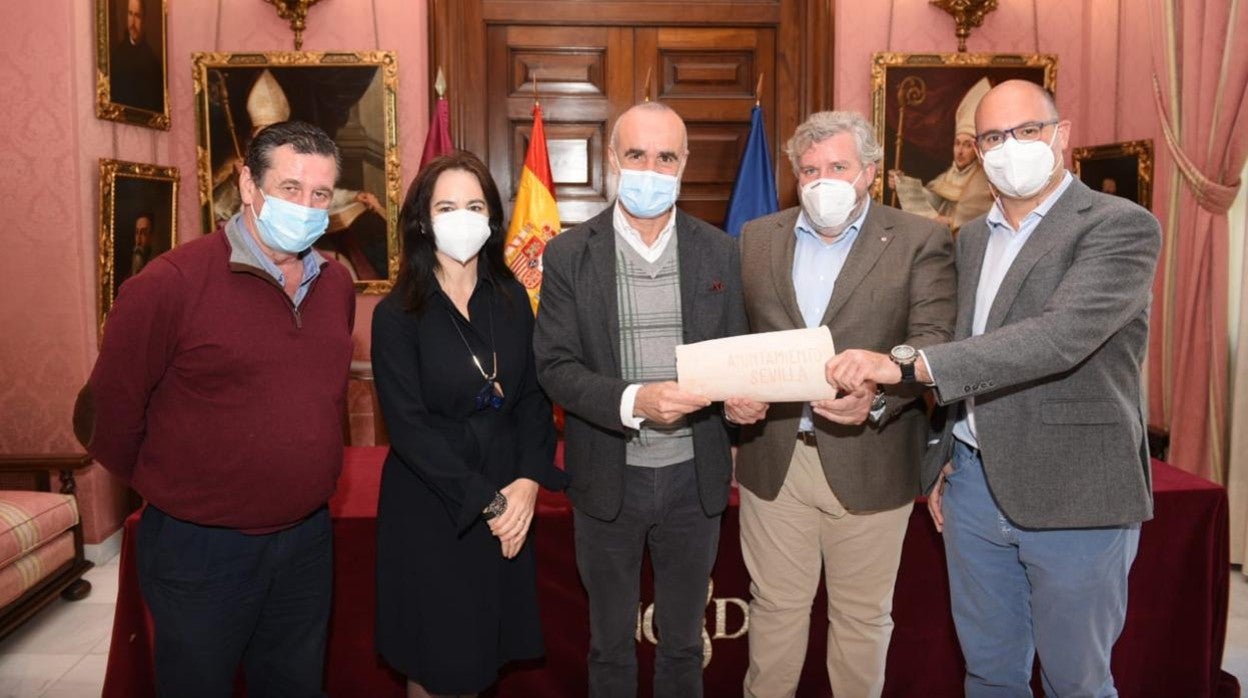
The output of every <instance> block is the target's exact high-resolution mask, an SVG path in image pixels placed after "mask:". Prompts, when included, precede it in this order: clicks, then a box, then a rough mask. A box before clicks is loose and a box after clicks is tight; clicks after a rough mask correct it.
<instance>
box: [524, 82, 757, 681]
mask: <svg viewBox="0 0 1248 698" xmlns="http://www.w3.org/2000/svg"><path fill="white" fill-rule="evenodd" d="M688 150H689V148H688V138H687V136H686V134H685V125H684V122H683V121H681V119H680V117H679V116H677V114H676V112H674V111H672V110H671V108H670V107H667V106H666V105H663V104H661V103H658V102H647V103H645V104H640V105H637V106H635V107H633V108H631V109H629V110H628V111H627V112H625V113H624V114H623V115H622V116H620V118H619V120H618V121H617V122H616V124H615V128H614V130H613V131H612V134H611V140H610V147H609V151H608V152H609V154H610V158H611V163H610V164H611V169H612V171H613V172H614V173H616V174H617V175H618V176H619V179H620V184H619V197H618V199H617V201H616V203H615V204H614V205H612V206H611V207H609V208H608V209H606V210H605V211H603V212H602V213H600V214H599V215H597V216H595V217H594V218H592V219H590V220H589V221H586V222H585V223H582V224H581V225H578V226H576V227H574V228H572V229H571V230H568V231H567V232H565V233H562V234H561V235H558V236H556V237H555V238H553V239H552V240H551V241H550V245H549V246H548V247H547V248H546V251H545V253H544V255H543V267H544V269H543V272H544V273H543V279H542V302H541V307H540V309H539V311H538V315H537V326H536V329H535V331H534V338H533V344H534V353H535V354H536V358H537V372H538V379H539V380H540V381H541V384H542V387H543V388H545V389H546V392H547V393H549V394H550V397H551V399H552V400H554V401H555V402H556V403H557V404H559V405H562V406H563V407H564V409H565V410H566V411H567V425H566V439H565V445H566V455H565V461H566V463H567V470H568V474H569V475H570V476H571V484H570V485H569V486H568V497H569V498H570V499H571V500H572V505H573V507H574V508H575V533H576V561H577V567H578V569H579V570H580V573H581V580H582V581H583V582H584V584H585V589H586V591H588V592H589V638H590V651H589V695H590V696H595V697H598V696H607V697H615V696H634V695H636V693H637V654H636V653H637V648H636V643H635V642H634V639H633V638H634V632H635V631H636V627H637V604H638V601H639V593H640V584H641V580H640V577H641V559H642V554H643V552H644V550H645V548H647V547H649V549H650V559H651V561H652V562H653V563H654V585H655V595H654V596H655V609H654V613H655V620H656V622H657V624H658V626H659V628H660V630H659V634H660V638H659V645H658V649H657V653H656V656H655V662H654V664H655V675H654V695H655V696H660V697H661V696H673V697H677V696H679V697H680V698H692V697H696V696H700V695H702V654H703V650H702V626H703V619H704V615H705V609H706V601H707V599H706V593H707V584H708V582H709V580H710V574H711V567H712V565H713V564H714V563H715V555H716V552H717V545H718V542H719V521H720V514H721V513H722V512H723V510H724V507H725V506H726V505H727V502H728V485H729V482H730V480H731V478H732V458H731V455H730V450H729V444H728V434H727V431H726V430H725V426H724V420H723V414H722V410H721V408H720V407H718V406H716V407H712V406H711V403H710V401H709V400H707V399H705V398H703V397H701V396H699V395H693V394H689V393H686V392H683V391H681V390H680V389H679V388H678V387H677V384H676V382H675V378H676V354H675V348H676V346H677V345H678V344H685V343H691V342H699V341H702V340H706V339H716V338H720V337H726V336H731V335H737V334H743V333H744V332H745V312H744V309H743V308H742V304H741V279H740V263H739V260H738V255H737V246H736V245H735V244H734V242H733V240H732V239H731V238H729V237H728V236H727V234H725V233H724V232H723V231H721V230H718V229H717V228H715V227H713V226H711V225H708V224H706V223H703V222H702V221H700V220H698V219H696V218H693V217H692V216H689V215H686V214H685V213H684V212H682V211H680V210H679V209H677V208H676V206H675V203H676V197H677V195H678V193H679V185H680V176H681V174H682V173H683V171H684V167H685V162H686V159H687V157H688Z"/></svg>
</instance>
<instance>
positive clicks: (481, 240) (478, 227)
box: [433, 208, 490, 264]
mask: <svg viewBox="0 0 1248 698" xmlns="http://www.w3.org/2000/svg"><path fill="white" fill-rule="evenodd" d="M488 239H490V219H489V218H487V217H486V216H483V215H481V214H480V213H477V212H476V211H469V210H468V209H466V208H461V209H457V210H455V211H447V212H446V213H440V214H438V215H437V216H434V218H433V241H434V243H435V244H436V245H437V246H438V251H439V252H441V253H442V254H444V255H446V256H447V257H450V258H451V259H454V260H455V261H457V262H459V263H460V264H467V263H468V260H470V259H472V258H473V257H476V256H477V253H478V252H480V251H481V246H482V245H484V244H485V241H486V240H488Z"/></svg>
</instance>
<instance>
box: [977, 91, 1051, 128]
mask: <svg viewBox="0 0 1248 698" xmlns="http://www.w3.org/2000/svg"><path fill="white" fill-rule="evenodd" d="M1005 109H1009V110H1010V111H1013V112H1017V111H1020V110H1022V111H1027V112H1029V113H1031V114H1033V116H1032V117H1029V118H1030V119H1031V120H1035V121H1051V120H1054V119H1060V118H1062V117H1061V115H1060V114H1058V112H1057V102H1055V101H1054V100H1053V95H1051V94H1049V91H1048V90H1046V89H1044V88H1043V87H1041V86H1039V85H1037V84H1036V83H1034V82H1031V81H1029V80H1006V81H1005V82H1003V83H1001V84H1000V85H997V86H996V87H994V88H992V89H991V90H988V92H987V93H986V94H985V95H984V98H983V99H982V100H980V102H979V106H978V107H977V108H976V109H975V130H976V131H978V132H979V133H983V132H984V131H988V130H992V129H995V128H999V126H995V125H989V126H984V125H983V124H982V123H981V119H982V118H983V116H984V115H985V114H989V115H997V114H998V113H1000V112H1001V111H1003V110H1005ZM1025 120H1027V119H1024V121H1025ZM1007 128H1008V126H1007Z"/></svg>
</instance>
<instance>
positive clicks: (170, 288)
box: [74, 258, 186, 483]
mask: <svg viewBox="0 0 1248 698" xmlns="http://www.w3.org/2000/svg"><path fill="white" fill-rule="evenodd" d="M185 286H186V284H185V281H184V279H183V278H182V275H181V272H180V271H179V270H178V269H177V267H175V266H174V265H172V264H170V263H168V262H166V261H165V260H162V259H159V258H157V259H155V260H153V261H152V262H151V263H150V264H148V265H147V267H146V268H144V270H143V273H141V274H139V275H138V276H134V277H131V278H130V279H128V280H126V282H125V283H123V284H122V285H121V288H120V289H119V292H118V294H117V300H116V302H114V303H113V307H112V309H111V310H110V311H109V314H108V320H107V322H106V323H105V325H104V336H103V342H102V343H101V345H100V355H99V358H97V359H96V362H95V368H94V369H93V370H92V371H91V377H90V378H89V379H88V381H87V384H86V385H85V386H84V387H83V389H82V391H81V392H80V393H79V394H78V401H77V404H76V405H75V406H74V432H75V434H76V435H77V437H78V440H79V441H81V442H82V444H83V446H84V447H86V449H87V452H88V453H89V454H91V457H92V458H94V459H95V460H96V461H98V462H99V463H100V464H101V465H103V466H104V467H105V468H107V469H108V470H109V472H111V473H113V474H114V475H116V476H117V477H119V478H121V479H122V480H124V481H125V482H127V483H129V482H130V481H131V478H132V476H133V474H134V466H135V463H136V462H137V461H138V457H139V449H140V448H141V447H142V445H143V439H144V437H145V435H146V432H147V403H148V399H149V398H150V397H151V394H152V391H153V390H155V388H156V386H157V384H158V383H159V382H160V380H161V378H162V377H163V376H164V374H165V371H166V369H167V368H168V367H169V365H170V363H171V362H172V360H173V356H174V353H175V351H176V349H177V343H178V328H179V323H180V318H181V311H182V308H183V305H184V296H185V290H186V288H185Z"/></svg>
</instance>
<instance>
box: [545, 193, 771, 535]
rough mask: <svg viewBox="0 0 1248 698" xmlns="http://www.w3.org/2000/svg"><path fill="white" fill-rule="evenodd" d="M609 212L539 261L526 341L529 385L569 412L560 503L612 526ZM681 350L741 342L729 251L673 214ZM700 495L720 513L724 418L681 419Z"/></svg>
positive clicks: (616, 397)
mask: <svg viewBox="0 0 1248 698" xmlns="http://www.w3.org/2000/svg"><path fill="white" fill-rule="evenodd" d="M613 213H614V209H613V208H607V209H606V210H604V211H603V212H602V213H600V214H598V215H597V216H595V217H593V218H592V219H590V220H588V221H586V222H584V223H582V224H580V225H578V226H576V227H574V228H571V229H570V230H568V231H567V232H564V233H562V234H560V235H557V236H555V238H554V239H552V240H551V241H550V243H549V245H548V246H547V247H546V250H545V252H544V253H543V256H542V265H543V277H542V299H541V305H540V307H539V308H538V313H537V326H536V329H535V331H534V334H533V347H534V353H535V354H536V357H537V375H538V380H539V381H540V382H541V384H542V387H543V388H545V389H546V392H547V393H548V394H549V395H550V398H551V400H553V401H554V402H555V403H556V404H559V405H562V406H563V408H564V409H565V410H566V412H567V422H566V428H565V437H566V443H565V451H564V460H565V463H566V465H567V470H568V474H569V475H570V476H571V485H569V487H568V497H569V498H570V499H571V500H572V504H573V505H574V506H575V507H576V508H577V509H578V510H579V511H581V512H582V513H585V514H588V515H590V516H593V517H594V518H598V519H603V520H606V521H610V520H612V519H614V518H615V517H616V515H617V514H619V511H620V505H621V503H622V499H623V482H624V466H625V462H624V460H625V438H626V433H627V429H626V427H625V426H624V425H623V424H621V423H620V398H621V397H622V396H623V394H624V389H625V388H627V387H628V385H629V383H628V381H625V380H624V379H623V378H621V377H620V376H621V374H620V360H619V350H620V326H619V312H618V306H617V303H618V301H617V299H616V279H615V230H614V227H613V224H612V220H613ZM675 235H676V238H677V240H678V245H679V254H680V306H681V314H682V316H683V318H684V341H685V343H692V342H700V341H703V340H706V339H717V338H720V337H730V336H734V335H739V334H744V333H745V332H746V321H745V309H744V306H743V304H742V300H741V264H740V257H739V253H738V251H737V245H736V244H735V242H734V241H733V239H732V238H730V237H728V235H727V234H725V233H724V232H723V231H722V230H719V229H718V228H715V227H714V226H711V225H708V224H707V223H704V222H702V221H700V220H698V219H696V218H694V217H692V216H689V215H686V214H685V213H683V212H681V211H679V210H677V211H676V232H675ZM688 420H689V423H690V425H691V426H692V427H693V450H694V458H695V461H696V468H697V477H698V494H699V496H700V498H701V501H702V509H703V510H704V511H705V512H706V513H707V514H708V515H712V516H713V515H715V514H718V513H720V512H721V511H723V509H724V507H725V506H726V505H727V503H728V487H729V483H730V482H731V480H732V456H731V452H730V449H729V441H728V433H727V430H726V427H725V424H724V419H723V408H722V405H720V404H714V405H711V406H710V407H707V408H705V409H702V410H699V411H698V412H695V413H693V414H691V415H689V417H688Z"/></svg>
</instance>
